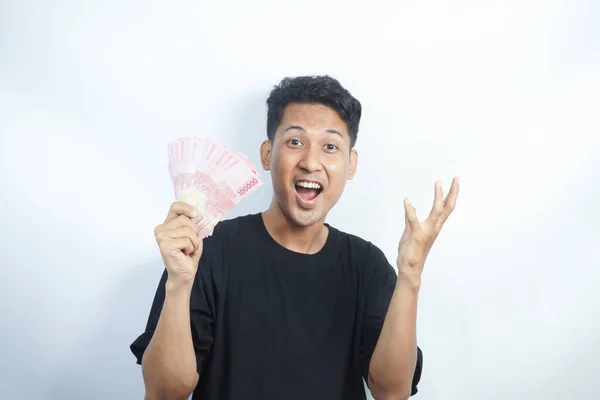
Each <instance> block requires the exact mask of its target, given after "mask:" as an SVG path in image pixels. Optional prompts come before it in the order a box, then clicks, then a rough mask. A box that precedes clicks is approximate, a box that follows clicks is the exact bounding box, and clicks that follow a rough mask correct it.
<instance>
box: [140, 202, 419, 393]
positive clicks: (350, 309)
mask: <svg viewBox="0 0 600 400" xmlns="http://www.w3.org/2000/svg"><path fill="white" fill-rule="evenodd" d="M327 227H328V228H329V235H328V238H327V241H326V243H325V245H324V247H323V248H322V249H321V250H320V251H319V252H318V253H316V254H301V253H296V252H293V251H291V250H288V249H286V248H285V247H283V246H281V245H280V244H278V243H277V242H276V241H275V240H274V239H273V238H272V237H271V236H270V234H269V233H268V231H267V230H266V228H265V226H264V223H263V220H262V216H261V214H253V215H247V216H244V217H238V218H235V219H231V220H227V221H222V222H220V223H219V224H218V225H217V226H216V227H215V230H214V233H213V235H212V236H210V237H208V238H206V239H205V240H204V250H203V253H202V257H201V259H200V265H199V267H198V272H197V274H196V280H195V282H194V287H193V291H192V297H191V301H190V317H191V327H192V338H193V342H194V348H195V351H196V359H197V364H198V373H199V374H200V380H199V382H198V385H197V386H196V390H195V391H194V396H193V399H196V400H197V399H202V400H242V399H244V400H253V399H257V400H258V399H260V400H271V399H272V400H281V399H286V400H295V399H298V400H300V399H301V400H306V399H311V400H318V399H323V400H338V399H339V400H342V399H343V400H354V399H361V400H362V399H365V398H366V397H365V390H364V385H363V378H365V379H366V378H367V375H368V371H369V362H370V359H371V355H372V354H373V350H374V348H375V344H376V343H377V339H378V337H379V334H380V332H381V327H382V325H383V321H384V318H385V314H386V311H387V308H388V305H389V303H390V300H391V297H392V293H393V291H394V288H395V284H396V272H395V270H394V269H393V268H392V266H391V265H390V264H389V263H388V261H387V259H386V257H385V255H384V254H383V252H381V250H379V249H378V248H377V247H376V246H375V245H373V244H372V243H370V242H367V241H365V240H363V239H361V238H359V237H357V236H354V235H350V234H347V233H344V232H342V231H339V230H337V229H335V228H333V227H331V226H330V225H328V224H327ZM166 279H167V275H166V272H164V273H163V276H162V278H161V281H160V283H159V285H158V289H157V291H156V296H155V298H154V302H153V304H152V308H151V310H150V316H149V319H148V323H147V326H146V330H145V332H144V333H143V334H142V335H140V336H139V337H138V338H137V339H136V340H135V341H134V342H133V344H132V345H131V351H132V352H133V354H134V355H135V356H136V357H137V362H138V363H141V360H142V354H143V352H144V350H145V349H146V347H147V346H148V344H149V342H150V339H151V337H152V333H153V332H154V329H155V328H156V325H157V323H158V318H159V316H160V312H161V308H162V305H163V302H164V297H165V288H164V286H165V282H166ZM422 360H423V359H422V353H421V350H420V349H418V362H417V365H416V368H415V374H414V378H413V384H412V394H415V393H416V392H417V383H418V382H419V379H420V376H421V369H422V362H423V361H422Z"/></svg>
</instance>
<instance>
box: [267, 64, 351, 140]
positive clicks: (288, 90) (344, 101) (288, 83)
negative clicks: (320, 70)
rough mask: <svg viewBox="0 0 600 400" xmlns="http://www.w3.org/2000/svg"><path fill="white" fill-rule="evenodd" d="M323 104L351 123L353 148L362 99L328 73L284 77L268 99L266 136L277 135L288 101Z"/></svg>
mask: <svg viewBox="0 0 600 400" xmlns="http://www.w3.org/2000/svg"><path fill="white" fill-rule="evenodd" d="M294 103H299V104H322V105H324V106H327V107H330V108H332V109H333V110H335V111H337V113H338V114H339V116H340V117H341V118H342V120H344V122H345V123H346V126H347V127H348V135H349V136H350V148H353V147H354V144H355V143H356V139H357V137H358V125H359V123H360V116H361V113H362V106H361V104H360V102H359V101H358V100H357V99H356V98H354V97H353V96H352V95H351V94H350V92H349V91H348V90H346V89H345V88H344V87H343V86H342V85H341V84H340V83H339V82H338V81H337V79H334V78H332V77H330V76H328V75H324V76H299V77H295V78H289V77H286V78H283V80H282V81H281V82H280V83H279V84H278V85H276V86H275V87H274V88H273V90H272V91H271V94H270V95H269V98H268V99H267V137H268V139H269V140H271V141H272V140H273V139H274V138H275V132H276V130H277V127H278V126H279V124H280V123H281V119H282V118H283V111H284V110H285V107H286V106H288V105H289V104H294Z"/></svg>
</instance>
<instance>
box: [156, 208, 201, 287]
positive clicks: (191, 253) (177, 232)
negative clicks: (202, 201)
mask: <svg viewBox="0 0 600 400" xmlns="http://www.w3.org/2000/svg"><path fill="white" fill-rule="evenodd" d="M197 217H198V215H196V214H195V211H194V208H193V207H192V206H191V205H190V204H187V203H184V202H175V203H173V204H172V205H171V208H170V209H169V214H168V215H167V218H166V219H165V221H164V222H163V223H162V224H160V225H158V226H157V227H156V229H154V236H155V237H156V242H157V243H158V247H159V248H160V253H161V255H162V258H163V261H164V263H165V267H166V269H167V273H168V282H171V283H172V284H175V285H183V286H191V284H192V282H193V281H194V278H195V276H196V270H197V269H198V262H199V261H200V256H201V255H202V240H199V239H198V228H197V226H196V224H195V223H194V221H193V219H195V218H197Z"/></svg>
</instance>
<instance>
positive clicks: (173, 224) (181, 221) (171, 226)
mask: <svg viewBox="0 0 600 400" xmlns="http://www.w3.org/2000/svg"><path fill="white" fill-rule="evenodd" d="M186 226H187V227H189V228H191V229H192V230H193V231H195V232H196V233H197V232H198V227H197V226H196V224H195V223H194V221H192V220H191V219H190V218H189V217H188V216H187V215H179V216H178V217H176V218H173V219H171V220H169V221H167V222H165V223H163V224H161V225H159V226H157V227H156V229H155V230H154V234H155V235H157V234H159V233H161V232H168V231H173V230H175V229H178V228H182V227H186Z"/></svg>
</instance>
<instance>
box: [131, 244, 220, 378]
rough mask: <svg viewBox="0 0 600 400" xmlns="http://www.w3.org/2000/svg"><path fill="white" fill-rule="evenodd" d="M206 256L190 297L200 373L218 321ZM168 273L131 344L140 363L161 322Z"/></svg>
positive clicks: (164, 273)
mask: <svg viewBox="0 0 600 400" xmlns="http://www.w3.org/2000/svg"><path fill="white" fill-rule="evenodd" d="M205 250H206V249H205ZM202 258H203V259H201V261H200V265H199V267H198V272H197V273H196V278H195V281H194V287H193V289H192V294H191V299H190V322H191V323H190V325H191V329H192V341H193V344H194V351H195V353H196V366H197V371H198V374H200V373H201V371H202V366H203V364H204V361H205V360H206V358H207V357H208V354H209V352H210V349H211V346H212V343H213V322H214V319H213V315H214V302H213V301H212V299H213V298H214V296H212V288H211V284H210V272H209V266H208V265H205V264H206V262H205V260H204V258H205V255H204V254H203V255H202ZM167 276H168V275H167V271H166V270H164V271H163V274H162V277H161V279H160V282H159V284H158V288H157V289H156V294H155V295H154V300H153V302H152V306H151V308H150V315H149V316H148V322H147V323H146V329H145V330H144V332H143V333H142V334H141V335H140V336H138V337H137V339H135V341H134V342H133V343H132V344H131V345H130V350H131V352H132V353H133V354H134V356H135V357H136V361H137V363H138V364H140V365H141V364H142V356H143V355H144V352H145V350H146V348H147V347H148V345H149V344H150V340H151V339H152V335H153V334H154V331H155V329H156V326H157V325H158V320H159V317H160V314H161V311H162V307H163V303H164V301H165V283H166V282H167Z"/></svg>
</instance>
